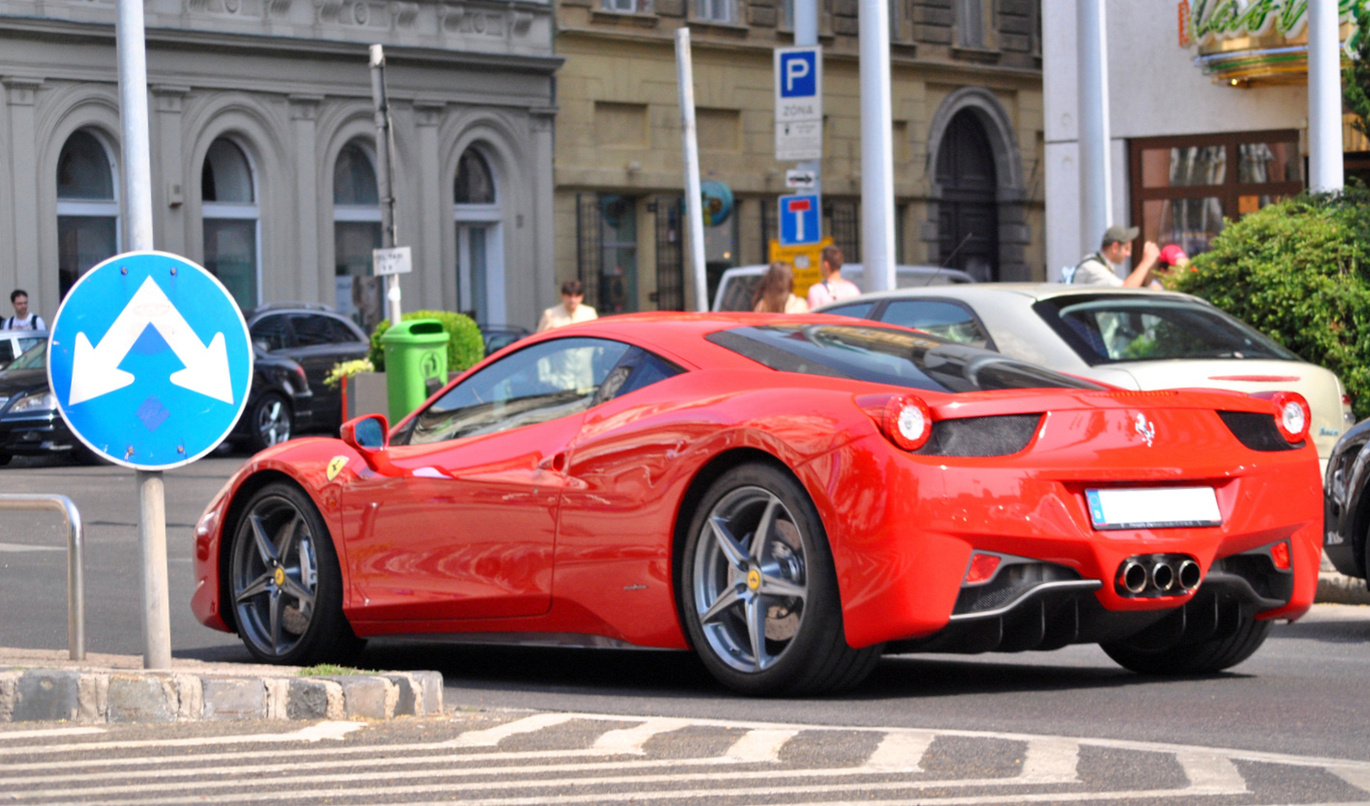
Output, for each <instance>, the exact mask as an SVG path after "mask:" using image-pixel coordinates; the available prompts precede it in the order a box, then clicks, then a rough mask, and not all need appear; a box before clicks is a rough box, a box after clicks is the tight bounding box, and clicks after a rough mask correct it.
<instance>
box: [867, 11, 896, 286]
mask: <svg viewBox="0 0 1370 806" xmlns="http://www.w3.org/2000/svg"><path fill="white" fill-rule="evenodd" d="M860 52H861V262H862V263H863V264H865V270H866V290H867V291H885V290H888V289H892V288H894V287H895V284H894V254H895V253H894V229H895V228H894V142H893V139H894V119H893V115H892V113H891V111H890V17H889V4H888V3H887V2H886V0H861V48H860Z"/></svg>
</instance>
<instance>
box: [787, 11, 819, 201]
mask: <svg viewBox="0 0 1370 806" xmlns="http://www.w3.org/2000/svg"><path fill="white" fill-rule="evenodd" d="M794 43H795V44H796V45H817V44H818V0H794ZM818 92H819V94H820V95H821V94H822V92H823V88H822V87H821V86H820V87H819V88H818ZM799 169H800V170H801V171H809V172H810V173H811V174H812V176H813V182H812V184H810V185H809V186H808V187H807V188H804V189H805V190H812V191H813V192H814V193H819V194H821V193H822V192H823V160H821V159H816V160H807V161H805V162H801V163H799Z"/></svg>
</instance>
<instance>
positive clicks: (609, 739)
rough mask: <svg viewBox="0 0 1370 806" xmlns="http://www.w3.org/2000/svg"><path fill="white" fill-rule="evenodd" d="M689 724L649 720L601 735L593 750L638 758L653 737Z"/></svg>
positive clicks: (688, 721)
mask: <svg viewBox="0 0 1370 806" xmlns="http://www.w3.org/2000/svg"><path fill="white" fill-rule="evenodd" d="M690 724H691V723H690V720H688V719H666V718H658V719H649V720H647V721H646V722H643V723H642V724H641V725H638V726H636V727H632V728H623V729H621V730H611V731H609V732H608V733H605V734H603V735H601V736H600V737H599V739H598V740H597V741H596V742H595V744H594V748H593V749H595V750H603V751H604V752H606V753H631V754H633V755H639V756H640V755H642V754H643V753H644V752H645V751H643V749H642V748H643V746H644V745H646V744H647V742H649V741H650V740H651V739H652V738H653V737H654V736H658V735H660V734H662V733H670V732H671V731H673V730H680V729H681V728H684V727H689V725H690Z"/></svg>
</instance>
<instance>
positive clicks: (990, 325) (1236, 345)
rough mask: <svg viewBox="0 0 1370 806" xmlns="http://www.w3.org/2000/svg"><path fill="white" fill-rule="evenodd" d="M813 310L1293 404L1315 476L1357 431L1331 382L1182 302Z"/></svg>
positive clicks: (974, 298) (1102, 300)
mask: <svg viewBox="0 0 1370 806" xmlns="http://www.w3.org/2000/svg"><path fill="white" fill-rule="evenodd" d="M818 310H819V311H821V312H824V313H834V314H842V315H845V316H856V317H860V318H863V319H875V320H877V321H881V322H889V323H892V324H897V325H903V326H905V327H913V328H918V329H919V330H924V331H927V332H928V333H932V334H935V335H938V336H943V337H946V338H949V339H953V340H955V341H959V342H964V343H967V344H972V345H975V346H977V347H988V348H989V349H991V350H998V351H999V352H1001V353H1003V354H1004V355H1008V356H1012V357H1014V358H1021V359H1023V360H1026V361H1032V362H1035V363H1038V364H1042V365H1044V366H1047V367H1050V368H1051V369H1054V370H1058V371H1061V372H1068V373H1071V374H1073V375H1080V376H1083V377H1086V378H1091V379H1093V380H1098V381H1103V382H1105V383H1110V384H1113V385H1115V386H1121V387H1124V388H1127V389H1179V388H1185V387H1213V388H1218V389H1233V390H1236V391H1239V392H1246V393H1248V394H1249V393H1252V392H1274V391H1280V390H1290V391H1294V392H1298V393H1299V394H1301V395H1303V396H1304V398H1305V399H1307V400H1308V405H1309V407H1310V408H1311V409H1312V414H1313V422H1312V427H1311V433H1312V434H1313V442H1314V444H1315V445H1316V446H1317V449H1318V458H1319V459H1320V460H1321V461H1322V465H1323V470H1324V471H1326V469H1327V459H1328V457H1329V456H1331V454H1332V447H1333V446H1334V445H1335V444H1336V442H1337V438H1338V437H1339V436H1340V435H1341V433H1342V431H1343V430H1345V429H1347V428H1349V427H1350V426H1351V425H1352V423H1354V422H1355V418H1354V416H1353V415H1352V413H1351V398H1350V396H1349V395H1347V394H1346V389H1345V387H1343V386H1342V383H1341V380H1340V379H1339V378H1337V376H1336V374H1335V373H1333V372H1330V371H1329V370H1326V369H1323V368H1322V367H1319V366H1317V365H1315V364H1310V363H1308V362H1307V361H1304V360H1303V359H1301V358H1299V357H1298V356H1297V355H1295V354H1294V353H1292V352H1290V351H1289V350H1287V349H1285V348H1284V347H1281V346H1280V345H1278V344H1276V343H1275V342H1274V341H1271V340H1270V339H1269V338H1267V337H1266V336H1264V335H1262V334H1261V333H1260V332H1259V331H1257V330H1256V329H1255V328H1252V327H1251V326H1250V325H1247V324H1246V323H1244V322H1242V321H1240V320H1238V319H1235V318H1233V317H1232V316H1229V315H1228V314H1226V313H1224V312H1222V311H1220V310H1218V309H1217V308H1215V307H1213V306H1212V305H1210V304H1209V303H1208V302H1206V301H1204V300H1202V299H1199V298H1198V297H1193V296H1190V295H1188V294H1180V293H1176V292H1173V291H1152V290H1147V289H1135V288H1102V287H1100V286H1080V285H1063V284H1060V283H1042V284H1026V283H1024V284H1019V283H978V284H967V285H948V286H939V287H937V288H926V289H923V288H906V289H899V290H897V291H884V292H879V293H875V294H865V295H863V296H860V297H855V298H852V299H845V300H841V301H840V302H834V303H831V304H829V305H824V306H822V307H821V308H819V309H818Z"/></svg>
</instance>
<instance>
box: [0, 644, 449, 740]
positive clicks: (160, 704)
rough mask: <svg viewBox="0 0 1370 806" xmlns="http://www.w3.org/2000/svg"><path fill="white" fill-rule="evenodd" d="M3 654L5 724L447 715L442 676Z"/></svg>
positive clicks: (0, 694) (0, 676)
mask: <svg viewBox="0 0 1370 806" xmlns="http://www.w3.org/2000/svg"><path fill="white" fill-rule="evenodd" d="M142 665H143V661H142V657H141V656H138V655H98V654H91V653H87V654H86V659H85V660H83V661H73V660H71V659H70V658H69V657H68V653H67V652H66V651H58V650H43V649H7V648H3V647H0V723H3V722H35V721H68V722H177V721H188V720H200V719H204V720H235V719H391V718H394V717H397V716H419V715H423V714H436V713H441V712H442V675H441V674H439V673H438V672H365V671H363V672H357V673H351V671H352V670H346V673H341V674H327V675H313V674H310V675H302V674H301V670H300V668H299V667H293V666H259V665H254V664H244V663H206V662H204V661H197V660H183V659H179V658H173V659H172V662H171V667H172V668H171V669H169V670H165V671H162V670H157V671H151V670H145V669H143V668H142Z"/></svg>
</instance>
